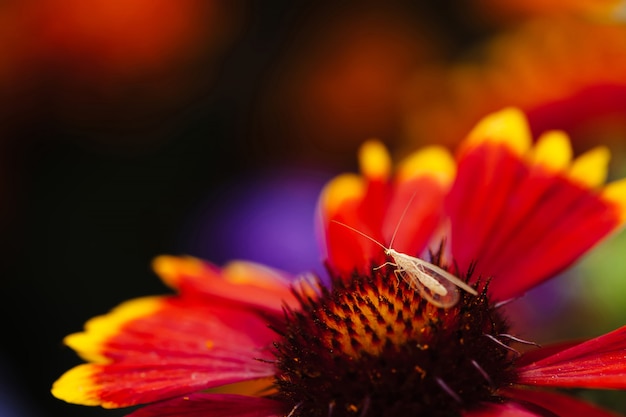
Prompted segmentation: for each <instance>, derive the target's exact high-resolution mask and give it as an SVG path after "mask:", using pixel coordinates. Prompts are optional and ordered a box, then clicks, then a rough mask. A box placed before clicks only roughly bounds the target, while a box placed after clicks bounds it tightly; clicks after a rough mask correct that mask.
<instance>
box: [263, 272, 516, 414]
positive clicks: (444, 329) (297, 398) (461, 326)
mask: <svg viewBox="0 0 626 417" xmlns="http://www.w3.org/2000/svg"><path fill="white" fill-rule="evenodd" d="M300 302H301V309H298V310H291V309H290V310H287V311H286V325H285V327H284V328H283V329H281V330H280V333H281V335H282V338H281V339H280V340H279V341H278V342H276V343H275V354H276V357H277V368H278V370H277V377H276V381H275V384H276V386H277V388H278V394H277V395H278V397H279V398H280V399H282V400H283V401H286V402H287V403H288V404H290V405H291V406H292V410H291V413H290V414H289V415H290V416H291V417H296V416H307V417H316V416H321V417H329V416H332V417H343V416H403V415H411V416H421V415H428V416H455V415H459V412H460V410H461V409H462V408H463V409H467V408H468V407H471V406H472V404H478V403H479V402H482V401H498V400H499V398H498V396H497V389H498V388H499V387H503V386H506V385H508V384H510V383H512V382H513V381H514V380H515V374H514V371H513V366H512V365H513V360H514V355H513V354H512V350H511V349H510V348H509V347H508V344H509V342H510V340H511V339H510V338H509V337H508V336H507V331H508V325H507V324H506V322H505V320H504V319H503V318H502V316H501V314H500V313H499V312H498V310H497V308H496V307H495V306H494V304H493V303H492V302H491V301H490V299H489V297H488V295H487V291H486V289H483V290H482V292H480V293H479V294H478V296H474V295H471V294H468V293H465V292H463V294H462V295H461V299H460V301H459V303H458V304H457V305H456V306H454V307H452V308H448V309H441V308H437V307H435V306H433V305H431V304H429V303H428V302H426V301H425V300H424V299H422V298H421V297H420V296H419V294H418V293H417V292H415V291H414V290H413V289H411V288H410V287H409V285H408V284H407V283H405V282H404V281H401V280H398V279H397V278H396V276H395V274H394V272H393V268H391V267H385V268H381V269H375V270H373V271H372V273H371V275H367V276H366V275H358V274H355V275H354V276H353V277H352V279H350V280H345V279H340V278H336V279H334V280H333V286H332V289H327V288H326V287H324V286H321V285H320V295H319V297H310V296H306V295H301V296H300Z"/></svg>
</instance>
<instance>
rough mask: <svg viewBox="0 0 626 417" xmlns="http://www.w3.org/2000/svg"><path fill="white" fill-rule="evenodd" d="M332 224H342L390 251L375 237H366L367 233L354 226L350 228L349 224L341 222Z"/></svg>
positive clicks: (335, 221)
mask: <svg viewBox="0 0 626 417" xmlns="http://www.w3.org/2000/svg"><path fill="white" fill-rule="evenodd" d="M331 222H333V223H337V224H340V225H342V226H343V227H347V228H348V229H350V230H352V231H353V232H356V233H358V234H360V235H361V236H363V237H366V238H368V239H369V240H371V241H372V242H374V243H376V244H377V245H378V246H380V247H381V248H383V249H384V250H389V248H387V247H385V245H383V244H382V243H380V242H379V241H377V240H376V239H374V238H373V237H371V236H368V235H366V234H365V233H363V232H361V231H360V230H357V229H355V228H354V227H352V226H348V225H347V224H345V223H342V222H340V221H339V220H331Z"/></svg>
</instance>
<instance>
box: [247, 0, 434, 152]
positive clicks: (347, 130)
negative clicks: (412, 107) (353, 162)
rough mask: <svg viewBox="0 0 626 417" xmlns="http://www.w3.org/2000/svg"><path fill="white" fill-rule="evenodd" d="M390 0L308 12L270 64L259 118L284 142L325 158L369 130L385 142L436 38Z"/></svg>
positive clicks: (346, 149)
mask: <svg viewBox="0 0 626 417" xmlns="http://www.w3.org/2000/svg"><path fill="white" fill-rule="evenodd" d="M397 3H398V2H396V3H389V4H387V3H385V4H383V3H372V2H369V3H366V5H363V4H358V5H352V6H345V5H344V6H342V7H334V8H333V7H330V6H327V7H318V8H317V10H316V11H315V12H313V13H311V14H310V15H309V16H307V17H306V19H305V21H304V22H303V23H302V24H301V25H299V27H298V30H296V31H295V33H294V34H293V39H291V40H289V42H288V46H287V47H286V48H285V53H284V54H283V55H282V57H281V59H279V60H278V61H277V63H276V64H275V65H274V67H273V75H272V76H271V80H270V81H269V82H268V85H269V89H271V90H269V91H268V92H267V94H265V97H264V98H263V101H262V104H261V106H260V110H259V119H260V124H261V125H262V126H264V127H265V128H267V129H269V130H270V131H271V132H273V133H272V136H276V135H277V136H280V137H283V138H285V139H286V140H289V141H292V143H291V144H286V146H291V147H294V146H296V145H297V146H302V147H305V149H307V150H308V152H313V153H325V154H326V157H330V158H332V157H333V156H334V152H337V153H352V152H353V150H354V149H356V147H357V146H358V145H359V144H360V143H361V142H362V141H363V140H364V139H366V138H369V137H372V136H380V137H385V138H386V139H388V140H391V139H392V138H393V137H394V136H395V135H396V134H397V129H398V126H400V120H401V104H402V99H403V95H402V91H403V88H404V86H405V85H406V82H407V81H408V80H409V79H410V78H411V76H412V74H413V72H414V71H415V70H416V68H419V67H420V66H421V65H423V64H424V63H425V62H430V61H431V60H433V59H435V57H436V56H437V54H438V49H439V43H440V41H441V37H439V36H435V35H434V33H433V31H432V29H433V28H432V27H429V25H427V24H426V23H425V22H424V21H421V20H420V19H421V17H420V16H419V14H416V13H415V10H411V9H409V8H408V6H406V5H404V6H401V5H398V4H397ZM277 132H278V133H277ZM287 138H288V139H287Z"/></svg>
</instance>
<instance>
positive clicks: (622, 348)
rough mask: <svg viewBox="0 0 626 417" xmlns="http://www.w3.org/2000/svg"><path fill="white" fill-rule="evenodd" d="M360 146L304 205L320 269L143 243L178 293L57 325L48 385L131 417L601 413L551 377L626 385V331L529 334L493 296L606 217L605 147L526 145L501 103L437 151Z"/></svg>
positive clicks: (508, 295) (619, 219) (526, 279)
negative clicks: (177, 252) (57, 361)
mask: <svg viewBox="0 0 626 417" xmlns="http://www.w3.org/2000/svg"><path fill="white" fill-rule="evenodd" d="M359 158H360V163H361V170H362V175H353V174H345V175H341V176H339V177H337V178H335V179H334V180H332V181H331V182H330V183H329V184H328V185H327V186H326V188H325V189H324V191H323V193H322V195H321V198H320V202H319V209H320V216H319V219H320V230H321V235H322V236H323V242H324V244H323V247H324V249H325V254H324V255H325V261H326V267H327V270H328V272H329V274H330V277H331V281H330V284H328V285H324V284H322V283H321V281H320V280H318V279H317V278H315V277H313V276H311V275H304V276H303V278H298V279H296V278H294V279H292V278H290V277H288V276H286V274H283V273H280V272H278V271H275V270H272V269H269V268H266V267H263V266H260V265H256V264H252V263H246V262H233V263H231V264H229V265H226V266H225V267H223V268H218V267H216V266H214V265H211V264H210V263H207V262H204V261H201V260H198V259H194V258H177V257H167V256H166V257H159V258H157V259H156V260H155V262H154V267H155V270H156V272H157V273H158V274H159V275H160V276H161V277H162V279H163V280H164V281H165V282H166V283H167V284H168V285H170V286H171V287H173V288H174V289H176V291H177V294H176V295H170V296H161V297H147V298H140V299H136V300H131V301H128V302H126V303H124V304H122V305H120V306H119V307H117V308H116V309H114V310H113V311H111V312H110V313H109V314H107V315H104V316H101V317H96V318H94V319H92V320H90V321H88V322H87V324H86V329H85V331H83V332H81V333H77V334H73V335H70V336H68V337H67V338H66V339H65V342H66V343H67V344H68V345H69V346H70V347H72V348H73V349H74V350H76V351H77V352H78V353H79V354H80V355H81V356H82V357H83V358H84V359H85V360H86V361H88V363H87V364H82V365H79V366H77V367H75V368H73V369H71V370H70V371H68V372H67V373H66V374H64V375H63V376H62V377H61V378H60V379H59V380H58V381H57V382H56V383H55V384H54V386H53V389H52V392H53V394H54V395H55V396H57V397H58V398H60V399H63V400H66V401H68V402H72V403H78V404H86V405H100V406H103V407H107V408H117V407H129V406H137V405H143V407H141V408H138V409H136V410H133V411H132V412H131V414H130V415H131V416H133V417H157V416H187V417H225V416H239V417H244V416H245V417H278V416H283V417H285V416H287V417H316V416H321V417H344V416H355V417H378V416H471V417H483V416H515V417H531V416H555V415H556V416H572V415H585V416H592V417H600V416H610V415H614V414H612V413H610V412H608V411H603V410H601V409H599V408H597V407H596V406H593V405H590V404H587V403H584V402H582V401H581V400H578V399H575V398H573V397H569V396H567V395H564V394H563V393H559V392H555V391H554V390H551V388H557V387H566V388H567V387H583V388H612V389H624V388H626V327H622V328H620V329H617V330H615V331H613V332H611V333H608V334H605V335H602V336H599V337H597V338H594V339H591V340H587V341H583V342H580V341H578V342H572V343H559V344H557V345H552V346H544V347H537V346H533V345H532V343H529V342H525V341H523V340H522V339H521V338H520V337H519V336H520V335H516V334H515V331H514V329H512V328H511V326H510V325H509V323H508V322H507V319H506V317H505V313H504V311H503V310H504V309H505V308H506V307H505V304H506V302H507V301H509V300H512V299H513V300H514V299H515V298H518V297H520V296H521V295H522V294H523V293H524V292H525V291H527V290H529V289H531V288H532V287H534V286H536V285H537V284H539V283H541V282H543V281H544V280H546V279H549V278H550V277H551V276H553V275H554V274H556V273H558V272H559V271H561V270H563V269H564V268H566V267H567V266H569V265H570V264H571V263H572V262H574V261H575V260H576V259H577V258H579V257H580V256H581V255H582V254H583V253H584V252H585V251H587V250H588V249H590V248H591V247H592V246H593V245H594V244H595V243H597V242H598V241H599V240H600V239H602V238H603V237H605V236H606V235H607V234H609V233H611V232H613V231H615V230H616V229H618V228H619V227H620V226H621V225H623V223H624V222H625V220H626V181H624V180H622V181H618V182H614V183H611V184H608V185H605V184H604V183H605V175H606V165H607V159H608V152H607V150H606V149H604V148H598V149H595V150H592V151H590V152H588V153H587V154H584V155H582V156H580V157H578V158H576V159H575V160H572V156H571V150H570V144H569V139H568V138H567V137H566V136H565V135H564V134H563V133H560V132H549V133H546V134H544V135H542V136H541V137H540V138H539V139H538V140H537V142H536V143H534V144H533V143H532V142H531V135H530V133H529V130H528V126H527V123H526V120H525V119H524V117H523V115H522V114H521V113H520V112H519V111H517V110H515V109H506V110H503V111H501V112H499V113H496V114H493V115H491V116H489V117H487V118H486V119H484V120H483V121H482V122H480V123H479V125H478V126H477V127H476V128H475V129H474V130H473V131H472V132H471V133H470V134H469V135H468V137H467V139H466V140H465V141H464V142H463V144H462V145H461V147H460V149H459V150H458V153H457V156H456V159H455V158H453V157H452V156H451V155H450V154H449V153H448V152H447V151H446V150H445V149H444V148H441V147H429V148H425V149H422V150H420V151H418V152H416V153H415V154H412V155H410V156H408V157H407V158H406V159H405V160H403V161H402V162H400V163H399V165H398V166H397V167H396V168H395V169H393V168H392V164H391V161H390V157H389V155H388V153H387V151H386V150H385V148H384V147H383V146H382V145H381V144H379V143H377V142H367V143H366V144H365V145H364V146H363V147H362V149H361V152H360V157H359ZM392 169H393V172H392ZM364 235H366V236H367V237H366V236H364ZM370 238H371V239H374V240H376V241H377V242H380V244H383V245H385V246H386V247H389V246H391V249H393V250H395V251H396V252H391V251H385V250H384V248H381V247H380V246H379V245H378V244H377V243H375V242H374V241H372V240H371V239H370ZM398 254H399V255H398ZM388 255H391V256H388ZM394 255H397V256H404V258H397V257H396V256H394ZM413 257H418V259H421V260H422V261H417V260H415V261H414V262H413V261H412V260H414V259H415V258H413ZM399 259H400V260H403V261H406V262H404V263H401V262H400V261H399ZM426 261H427V262H428V263H426ZM411 262H413V263H411ZM437 268H441V269H444V270H445V271H447V272H443V271H441V270H440V269H437ZM437 271H441V273H438V272H437ZM447 274H452V275H454V277H455V278H454V279H456V280H457V281H458V282H457V283H458V284H460V285H457V284H455V283H454V282H453V283H452V284H450V282H452V281H448V280H447V279H446V277H447V276H448V275H447ZM438 285H439V286H440V287H438ZM460 287H464V288H460ZM441 288H443V290H441ZM428 296H430V297H428ZM442 297H445V298H447V299H448V301H447V302H446V303H439V302H438V300H439V299H440V298H442Z"/></svg>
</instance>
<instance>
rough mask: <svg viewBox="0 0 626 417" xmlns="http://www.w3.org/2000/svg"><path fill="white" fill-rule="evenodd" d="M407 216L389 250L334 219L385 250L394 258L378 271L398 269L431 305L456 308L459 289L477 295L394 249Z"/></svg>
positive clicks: (444, 273)
mask: <svg viewBox="0 0 626 417" xmlns="http://www.w3.org/2000/svg"><path fill="white" fill-rule="evenodd" d="M409 204H410V202H409ZM407 208H408V205H407ZM405 213H406V209H405V212H404V213H402V216H401V217H400V220H399V221H398V225H397V226H396V230H395V231H394V232H393V236H392V237H391V241H390V242H389V247H386V246H385V245H383V244H382V243H380V242H379V241H377V240H376V239H374V238H372V237H371V236H368V235H366V234H365V233H363V232H361V231H360V230H357V229H355V228H354V227H352V226H348V225H347V224H345V223H342V222H339V221H337V220H333V222H334V223H337V224H340V225H342V226H344V227H346V228H348V229H350V230H352V231H353V232H356V233H358V234H360V235H361V236H363V237H365V238H367V239H369V240H371V241H372V242H374V243H376V244H377V245H378V246H380V247H381V248H383V250H384V251H385V255H387V256H389V257H391V258H392V259H393V262H385V263H384V264H382V265H380V266H378V267H376V268H375V269H380V268H382V267H384V266H393V267H395V268H396V269H395V270H394V273H395V274H396V276H397V277H398V278H399V279H402V280H404V281H405V282H406V283H407V284H409V286H411V288H413V289H414V290H417V291H418V292H419V293H420V295H421V296H422V297H423V298H425V299H426V300H428V302H429V303H431V304H433V305H435V306H437V307H441V308H449V307H452V306H454V305H455V304H456V303H457V302H458V301H459V291H458V288H461V289H463V290H465V291H467V292H468V293H470V294H472V295H478V293H477V292H476V290H475V289H474V288H472V287H470V286H469V285H468V284H466V283H465V282H463V281H462V280H460V279H459V278H457V277H455V276H454V275H452V274H451V273H449V272H448V271H446V270H444V269H443V268H440V267H438V266H437V265H434V264H432V263H430V262H427V261H425V260H423V259H420V258H417V257H415V256H410V255H407V254H406V253H402V252H398V251H397V250H395V249H393V248H392V246H393V241H394V239H395V237H396V233H397V232H398V228H399V226H400V223H401V222H402V218H403V217H404V214H405ZM457 287H458V288H457Z"/></svg>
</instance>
